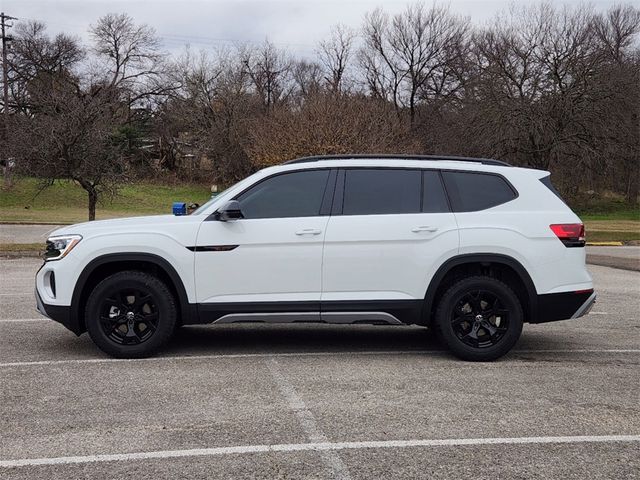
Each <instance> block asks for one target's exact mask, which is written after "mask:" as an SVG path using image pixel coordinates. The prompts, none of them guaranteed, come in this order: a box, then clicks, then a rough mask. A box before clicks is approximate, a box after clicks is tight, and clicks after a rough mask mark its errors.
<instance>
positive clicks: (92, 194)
mask: <svg viewBox="0 0 640 480" xmlns="http://www.w3.org/2000/svg"><path fill="white" fill-rule="evenodd" d="M74 180H75V181H77V182H78V183H79V184H80V186H81V187H82V188H84V190H85V191H86V192H87V195H88V196H89V221H90V222H91V221H92V220H95V219H96V203H98V190H96V186H95V185H94V184H93V183H91V182H89V181H87V180H83V179H81V178H74Z"/></svg>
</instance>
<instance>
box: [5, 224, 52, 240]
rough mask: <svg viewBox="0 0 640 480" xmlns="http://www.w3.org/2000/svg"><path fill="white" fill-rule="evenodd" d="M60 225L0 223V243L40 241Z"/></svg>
mask: <svg viewBox="0 0 640 480" xmlns="http://www.w3.org/2000/svg"><path fill="white" fill-rule="evenodd" d="M61 226H62V225H18V224H11V223H5V224H0V243H42V244H44V242H45V240H46V239H47V237H48V236H49V233H51V232H53V231H54V230H56V229H58V228H60V227H61Z"/></svg>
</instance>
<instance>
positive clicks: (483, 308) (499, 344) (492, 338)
mask: <svg viewBox="0 0 640 480" xmlns="http://www.w3.org/2000/svg"><path fill="white" fill-rule="evenodd" d="M434 323H435V327H436V328H435V330H436V333H437V335H438V337H439V339H440V340H441V342H442V343H443V344H445V345H446V346H447V347H448V348H449V350H451V352H453V354H454V355H456V356H457V357H459V358H462V359H463V360H471V361H490V360H495V359H496V358H499V357H501V356H503V355H504V354H506V353H507V352H508V351H509V350H511V348H512V347H513V346H514V345H515V343H516V342H517V341H518V339H519V338H520V334H521V332H522V323H523V313H522V306H521V304H520V300H519V299H518V296H517V295H516V294H515V293H514V292H513V290H511V289H510V288H509V287H508V286H507V285H506V284H504V283H503V282H501V281H499V280H497V279H495V278H491V277H469V278H465V279H462V280H460V281H458V282H457V283H455V284H454V285H453V286H451V287H450V288H449V289H448V290H447V291H446V292H445V293H444V295H443V296H442V298H441V299H440V301H439V303H438V308H437V310H436V316H435V322H434Z"/></svg>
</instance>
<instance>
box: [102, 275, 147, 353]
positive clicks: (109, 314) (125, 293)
mask: <svg viewBox="0 0 640 480" xmlns="http://www.w3.org/2000/svg"><path fill="white" fill-rule="evenodd" d="M158 318H159V314H158V307H157V305H156V301H155V300H154V298H153V294H152V293H151V292H149V290H148V289H144V288H138V289H123V290H118V291H116V292H114V293H113V294H111V295H110V296H109V297H108V298H105V299H104V300H103V301H102V304H101V305H100V327H101V328H102V331H103V333H104V334H105V335H106V336H107V338H109V339H110V340H112V341H113V342H115V343H117V344H120V345H136V344H139V343H143V342H146V341H147V340H149V339H150V338H151V336H152V335H153V334H154V333H155V331H156V330H157V328H158Z"/></svg>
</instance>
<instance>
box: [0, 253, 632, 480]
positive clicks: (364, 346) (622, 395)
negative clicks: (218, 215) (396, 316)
mask: <svg viewBox="0 0 640 480" xmlns="http://www.w3.org/2000/svg"><path fill="white" fill-rule="evenodd" d="M39 265H40V261H39V260H38V259H34V258H29V259H11V260H2V261H0V292H1V293H0V301H1V304H2V308H1V310H0V405H1V408H0V478H3V479H4V478H43V477H44V478H48V479H57V478H60V479H67V478H118V477H123V476H125V475H128V476H135V477H136V478H154V479H157V478H180V477H191V478H194V477H195V478H220V479H228V478H269V479H271V478H278V479H280V478H342V479H349V478H350V479H365V478H470V479H471V478H474V479H478V478H553V477H556V478H558V477H561V478H616V479H623V478H638V475H639V473H638V472H640V407H639V406H638V404H639V399H640V314H639V311H640V273H639V272H635V271H627V270H619V269H613V268H608V267H604V266H590V270H591V272H592V274H593V276H594V279H595V285H596V289H597V292H598V303H597V304H596V306H595V307H594V309H593V311H592V313H591V314H590V315H589V316H587V317H584V318H582V319H580V320H573V321H566V322H558V323H554V324H546V325H526V326H525V330H524V333H523V337H522V339H521V341H520V343H519V344H518V345H517V346H516V348H515V350H514V351H513V352H512V353H511V354H509V355H508V356H507V357H505V358H504V359H502V360H500V361H497V362H494V363H489V364H473V363H465V362H461V361H459V360H456V359H454V358H452V357H451V356H449V355H448V354H447V353H445V352H443V351H441V350H440V348H439V346H438V345H437V344H436V343H435V342H434V339H433V338H432V336H431V334H430V333H429V332H428V331H427V330H426V329H424V328H418V327H381V326H377V327H376V326H355V327H337V326H328V325H325V326H323V325H294V326H261V325H229V326H216V327H213V326H195V327H186V328H183V329H181V331H179V333H178V335H177V338H176V339H175V340H174V342H173V343H172V344H171V346H170V348H169V349H168V350H167V351H165V352H164V353H163V354H162V355H161V356H160V357H156V358H151V359H143V360H114V359H110V358H107V357H105V356H104V355H103V354H102V353H100V352H99V351H97V350H96V348H95V347H94V346H93V344H92V343H91V341H90V340H89V338H88V337H87V336H86V335H83V336H82V337H80V338H78V337H76V336H75V335H73V334H72V333H70V332H68V331H67V330H65V329H64V328H63V327H62V326H60V325H58V324H56V323H54V322H52V321H50V320H47V319H43V318H42V317H39V315H38V314H37V312H35V310H34V299H33V293H32V292H33V276H34V274H35V271H36V270H37V268H38V267H39Z"/></svg>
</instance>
